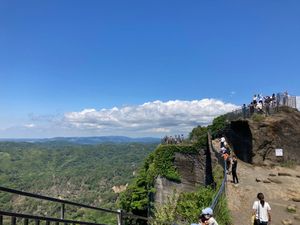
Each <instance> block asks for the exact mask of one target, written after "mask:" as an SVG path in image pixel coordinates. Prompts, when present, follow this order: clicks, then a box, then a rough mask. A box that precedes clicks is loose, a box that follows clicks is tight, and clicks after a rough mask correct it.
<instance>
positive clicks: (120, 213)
mask: <svg viewBox="0 0 300 225" xmlns="http://www.w3.org/2000/svg"><path fill="white" fill-rule="evenodd" d="M118 212H119V213H118V215H117V216H118V225H124V222H123V210H122V209H118Z"/></svg>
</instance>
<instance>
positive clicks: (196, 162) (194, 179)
mask: <svg viewBox="0 0 300 225" xmlns="http://www.w3.org/2000/svg"><path fill="white" fill-rule="evenodd" d="M174 165H175V167H176V169H177V171H178V172H179V174H180V180H181V182H180V183H178V182H173V181H170V180H168V179H166V178H164V177H161V176H159V177H158V178H156V180H155V190H156V192H155V203H159V204H162V203H166V202H167V201H168V198H171V197H172V196H173V195H174V194H175V195H178V194H179V193H181V192H189V191H195V190H196V188H197V187H199V186H201V185H205V182H206V154H204V152H203V154H201V153H200V154H183V153H175V160H174Z"/></svg>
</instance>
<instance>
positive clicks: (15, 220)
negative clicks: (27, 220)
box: [11, 216, 17, 225]
mask: <svg viewBox="0 0 300 225" xmlns="http://www.w3.org/2000/svg"><path fill="white" fill-rule="evenodd" d="M16 224H17V218H16V217H15V216H12V217H11V225H16Z"/></svg>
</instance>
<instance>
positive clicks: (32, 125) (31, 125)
mask: <svg viewBox="0 0 300 225" xmlns="http://www.w3.org/2000/svg"><path fill="white" fill-rule="evenodd" d="M24 127H26V128H34V127H35V124H33V123H29V124H24Z"/></svg>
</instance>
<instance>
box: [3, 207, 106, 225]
mask: <svg viewBox="0 0 300 225" xmlns="http://www.w3.org/2000/svg"><path fill="white" fill-rule="evenodd" d="M0 215H3V216H10V217H20V218H24V219H33V220H46V221H53V222H62V223H70V224H82V225H106V224H102V223H91V222H83V221H78V220H66V219H58V218H53V217H43V216H33V215H28V214H22V213H12V212H7V211H2V210H0Z"/></svg>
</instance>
